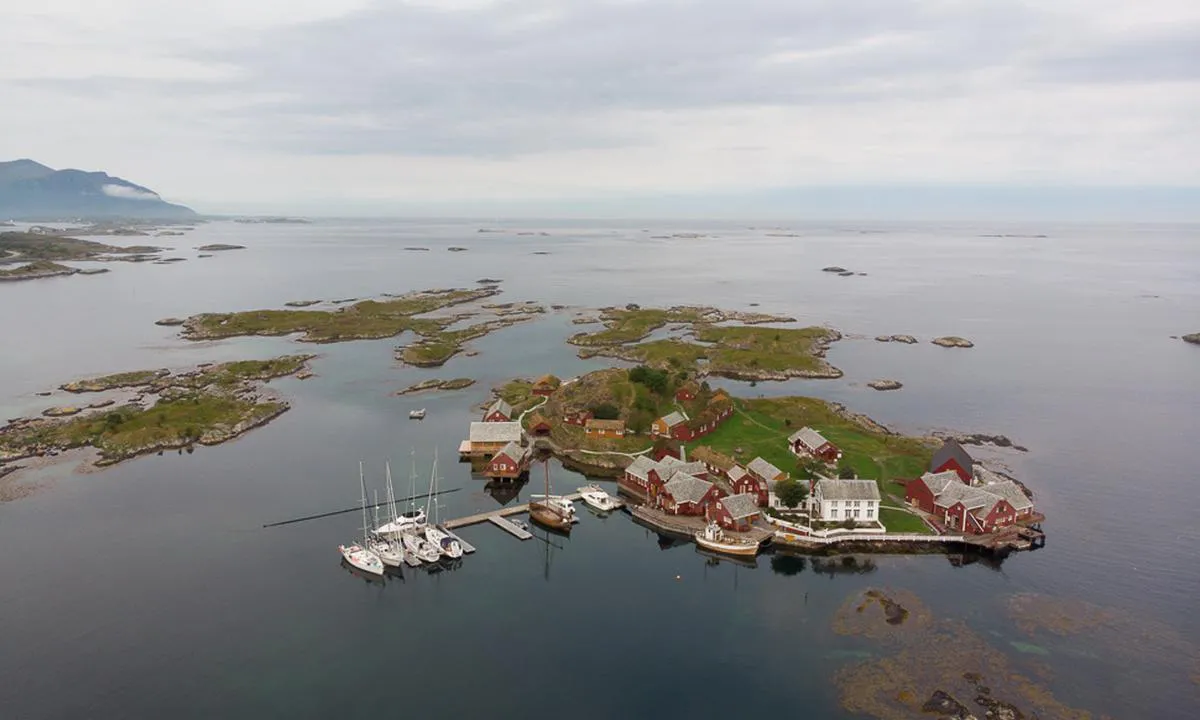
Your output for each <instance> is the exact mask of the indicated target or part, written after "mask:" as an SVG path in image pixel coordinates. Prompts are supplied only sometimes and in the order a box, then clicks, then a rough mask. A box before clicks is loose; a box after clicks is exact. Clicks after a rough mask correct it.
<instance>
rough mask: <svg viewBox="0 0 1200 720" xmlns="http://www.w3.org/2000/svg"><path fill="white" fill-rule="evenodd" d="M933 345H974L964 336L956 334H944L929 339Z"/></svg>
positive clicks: (951, 346)
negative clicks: (943, 335)
mask: <svg viewBox="0 0 1200 720" xmlns="http://www.w3.org/2000/svg"><path fill="white" fill-rule="evenodd" d="M930 342H931V343H933V344H934V345H940V346H942V347H946V348H971V347H975V343H973V342H971V341H970V340H968V339H966V338H961V337H958V336H957V335H946V336H945V337H939V338H934V339H933V340H930Z"/></svg>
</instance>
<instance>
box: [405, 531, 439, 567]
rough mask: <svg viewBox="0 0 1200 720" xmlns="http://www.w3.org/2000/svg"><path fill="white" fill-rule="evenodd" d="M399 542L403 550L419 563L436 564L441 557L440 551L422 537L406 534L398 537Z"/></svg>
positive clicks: (410, 533)
mask: <svg viewBox="0 0 1200 720" xmlns="http://www.w3.org/2000/svg"><path fill="white" fill-rule="evenodd" d="M400 542H401V543H403V544H404V549H405V550H407V551H408V552H410V553H412V555H413V557H415V558H417V559H418V560H420V561H421V562H427V563H431V562H437V559H438V558H439V557H441V555H442V551H441V550H440V549H439V548H437V547H435V546H434V545H433V544H432V543H430V542H429V541H428V540H426V539H425V538H424V536H423V535H417V534H416V533H412V532H406V533H403V534H401V535H400Z"/></svg>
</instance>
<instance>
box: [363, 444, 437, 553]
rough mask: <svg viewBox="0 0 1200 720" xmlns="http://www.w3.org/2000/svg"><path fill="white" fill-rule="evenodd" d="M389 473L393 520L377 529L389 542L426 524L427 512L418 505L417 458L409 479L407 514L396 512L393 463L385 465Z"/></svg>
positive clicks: (388, 480) (414, 460)
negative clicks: (410, 485) (409, 490)
mask: <svg viewBox="0 0 1200 720" xmlns="http://www.w3.org/2000/svg"><path fill="white" fill-rule="evenodd" d="M384 468H385V471H386V472H387V484H388V488H389V490H388V492H389V493H390V494H391V499H390V503H391V516H392V518H391V520H390V521H388V522H386V523H384V524H383V525H380V526H379V527H378V528H377V529H376V531H375V532H376V533H377V534H379V535H381V536H383V537H384V538H386V539H388V540H399V539H400V536H401V535H402V534H403V533H405V532H411V531H413V530H416V529H418V528H419V527H420V526H421V525H424V524H425V510H424V508H418V507H417V505H416V497H417V461H416V456H415V455H414V457H413V463H412V473H411V476H410V478H409V480H410V482H411V484H412V489H411V492H409V502H410V505H409V510H408V512H405V513H398V512H396V491H395V490H394V489H391V488H392V467H391V463H388V464H386V465H384Z"/></svg>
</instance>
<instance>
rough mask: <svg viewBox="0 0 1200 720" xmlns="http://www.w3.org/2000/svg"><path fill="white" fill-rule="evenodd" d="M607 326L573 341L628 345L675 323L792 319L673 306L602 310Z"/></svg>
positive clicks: (697, 307)
mask: <svg viewBox="0 0 1200 720" xmlns="http://www.w3.org/2000/svg"><path fill="white" fill-rule="evenodd" d="M600 320H601V321H603V322H604V329H603V330H597V331H595V332H582V333H578V334H576V335H573V336H572V337H571V339H570V340H569V342H571V343H573V344H575V345H586V346H603V345H624V344H627V343H633V342H637V341H639V340H642V339H644V338H645V337H646V336H647V335H649V334H650V333H652V332H654V331H655V330H657V329H659V328H661V327H663V326H665V325H668V324H671V323H681V324H688V325H696V324H700V323H713V322H722V321H725V320H739V321H741V322H745V323H751V324H753V323H767V322H790V321H791V320H792V318H785V317H780V316H776V315H766V314H764V313H742V312H730V311H725V310H719V309H717V308H713V307H705V306H686V305H683V306H676V307H671V308H666V309H662V308H637V309H634V310H629V309H626V308H608V309H606V310H604V311H602V312H601V313H600Z"/></svg>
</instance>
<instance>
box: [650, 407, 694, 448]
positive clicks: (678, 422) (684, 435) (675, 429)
mask: <svg viewBox="0 0 1200 720" xmlns="http://www.w3.org/2000/svg"><path fill="white" fill-rule="evenodd" d="M650 432H651V434H653V435H657V436H659V437H669V438H673V439H675V440H679V441H681V442H687V441H688V440H691V439H692V429H691V428H689V427H688V424H687V418H686V417H684V416H683V413H681V412H678V411H676V412H673V413H671V414H669V415H664V416H663V417H660V418H659V419H657V420H655V421H654V423H653V424H652V425H651V426H650Z"/></svg>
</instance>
